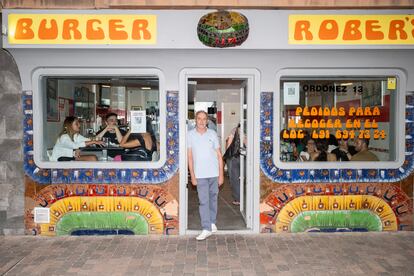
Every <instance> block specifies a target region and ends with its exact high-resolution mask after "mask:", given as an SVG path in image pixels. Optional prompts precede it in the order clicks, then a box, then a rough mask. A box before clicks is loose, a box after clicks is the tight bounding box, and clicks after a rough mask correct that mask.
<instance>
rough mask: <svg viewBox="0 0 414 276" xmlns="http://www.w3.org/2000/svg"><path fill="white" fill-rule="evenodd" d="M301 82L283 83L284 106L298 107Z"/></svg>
mask: <svg viewBox="0 0 414 276" xmlns="http://www.w3.org/2000/svg"><path fill="white" fill-rule="evenodd" d="M299 89H300V85H299V82H285V83H283V104H284V105H298V104H299V92H300V91H299Z"/></svg>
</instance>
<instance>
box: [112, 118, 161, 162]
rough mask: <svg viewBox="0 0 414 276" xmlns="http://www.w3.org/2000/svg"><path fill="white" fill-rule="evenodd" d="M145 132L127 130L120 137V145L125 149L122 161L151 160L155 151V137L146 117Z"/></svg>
mask: <svg viewBox="0 0 414 276" xmlns="http://www.w3.org/2000/svg"><path fill="white" fill-rule="evenodd" d="M146 128H147V132H145V133H131V130H129V131H128V132H127V133H126V134H125V136H124V137H123V138H122V141H121V143H120V146H121V147H123V148H125V149H126V152H125V153H124V154H122V157H121V158H122V161H151V160H152V154H153V153H154V152H155V151H157V139H156V137H155V134H154V131H153V130H152V125H151V121H150V120H148V119H147V124H146Z"/></svg>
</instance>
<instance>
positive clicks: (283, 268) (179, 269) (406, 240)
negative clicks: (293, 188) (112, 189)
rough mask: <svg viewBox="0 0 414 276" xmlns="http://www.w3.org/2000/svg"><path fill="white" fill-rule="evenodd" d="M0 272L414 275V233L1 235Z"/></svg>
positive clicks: (43, 273) (0, 273)
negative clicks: (204, 236)
mask: <svg viewBox="0 0 414 276" xmlns="http://www.w3.org/2000/svg"><path fill="white" fill-rule="evenodd" d="M0 275H151V276H152V275H234V276H236V275H318V276H319V275H414V232H394V233H332V234H327V233H301V234H283V235H281V234H279V235H278V234H260V235H238V234H219V235H214V236H212V237H210V238H208V239H207V240H206V241H201V242H197V241H196V240H195V236H194V235H191V236H88V237H85V236H83V237H72V236H70V237H69V236H68V237H54V238H46V237H32V236H3V237H0Z"/></svg>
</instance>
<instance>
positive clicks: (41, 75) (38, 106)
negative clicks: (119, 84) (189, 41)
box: [32, 67, 167, 169]
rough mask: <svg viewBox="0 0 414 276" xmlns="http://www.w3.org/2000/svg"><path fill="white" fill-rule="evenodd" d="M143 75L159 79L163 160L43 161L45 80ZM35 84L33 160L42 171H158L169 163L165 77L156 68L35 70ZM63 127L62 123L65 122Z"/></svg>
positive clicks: (56, 68)
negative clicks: (43, 169)
mask: <svg viewBox="0 0 414 276" xmlns="http://www.w3.org/2000/svg"><path fill="white" fill-rule="evenodd" d="M144 76H157V77H158V80H159V88H158V89H159V109H160V117H159V118H160V141H159V142H160V149H159V150H160V151H159V152H160V158H159V160H158V161H156V162H152V161H151V162H150V161H139V162H138V161H137V162H134V161H125V162H114V161H96V162H91V161H76V162H54V161H49V160H47V161H46V160H42V156H43V150H44V145H43V139H42V134H43V133H44V127H45V126H44V123H45V121H44V120H43V118H44V112H45V110H44V106H43V102H42V100H43V97H44V96H46V95H45V93H44V89H45V87H44V85H45V82H44V81H43V80H44V79H45V78H46V77H73V78H76V77H90V78H94V77H119V78H133V77H144ZM32 85H33V159H34V162H35V164H36V165H37V166H38V167H39V168H45V169H86V168H87V169H105V168H106V169H108V168H115V169H156V168H160V167H162V166H163V165H164V163H165V162H166V155H167V152H166V118H167V114H166V109H167V106H166V96H167V91H166V90H165V77H164V74H163V72H162V71H161V70H159V69H157V68H92V67H70V68H68V67H66V68H65V67H64V68H62V67H42V68H38V69H36V70H34V72H33V74H32ZM62 124H63V121H62Z"/></svg>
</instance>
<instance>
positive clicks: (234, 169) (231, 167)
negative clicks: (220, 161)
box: [226, 157, 240, 202]
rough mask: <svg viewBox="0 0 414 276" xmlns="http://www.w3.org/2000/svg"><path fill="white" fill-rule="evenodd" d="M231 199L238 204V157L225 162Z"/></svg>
mask: <svg viewBox="0 0 414 276" xmlns="http://www.w3.org/2000/svg"><path fill="white" fill-rule="evenodd" d="M226 164H227V169H228V173H229V180H230V185H231V192H232V196H233V199H234V200H235V201H239V202H240V157H231V158H228V159H227V160H226Z"/></svg>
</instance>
